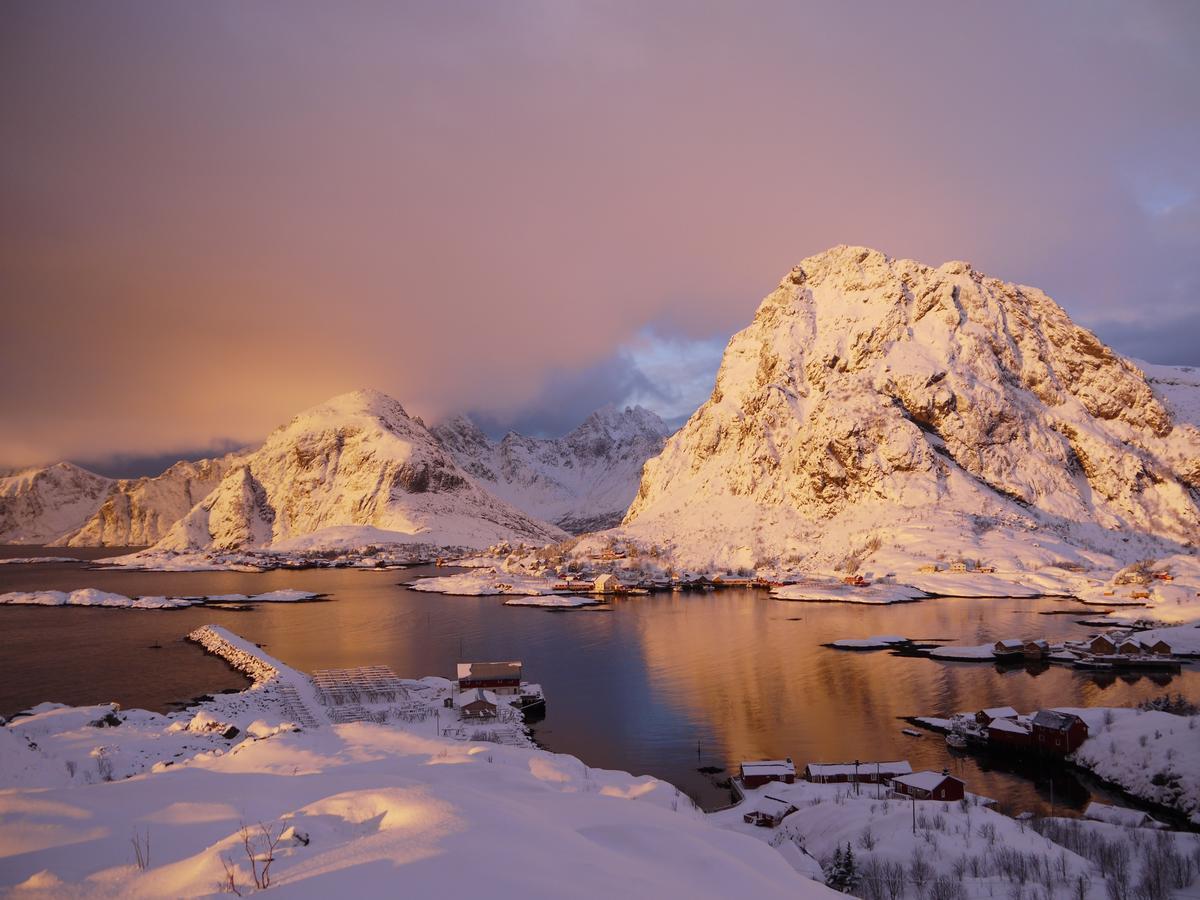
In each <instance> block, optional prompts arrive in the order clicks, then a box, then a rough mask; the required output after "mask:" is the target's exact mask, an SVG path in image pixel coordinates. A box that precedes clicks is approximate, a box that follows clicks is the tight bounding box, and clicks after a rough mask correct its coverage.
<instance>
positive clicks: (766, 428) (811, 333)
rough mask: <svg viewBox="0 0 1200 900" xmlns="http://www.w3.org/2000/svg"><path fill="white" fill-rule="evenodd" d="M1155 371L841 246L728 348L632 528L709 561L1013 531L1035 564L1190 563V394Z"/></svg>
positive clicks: (1051, 310)
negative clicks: (1051, 539) (1131, 558)
mask: <svg viewBox="0 0 1200 900" xmlns="http://www.w3.org/2000/svg"><path fill="white" fill-rule="evenodd" d="M1155 369H1156V371H1155V374H1154V377H1153V378H1152V379H1148V378H1147V376H1146V374H1145V373H1143V372H1142V371H1140V370H1139V369H1138V368H1137V367H1136V366H1135V365H1134V364H1133V363H1131V362H1130V361H1128V360H1126V359H1124V358H1123V357H1121V356H1119V355H1118V354H1116V353H1114V352H1113V351H1112V350H1110V349H1109V348H1108V347H1106V346H1105V345H1104V344H1102V343H1101V342H1100V341H1099V340H1098V339H1097V338H1096V337H1095V335H1093V334H1092V333H1091V332H1089V331H1087V330H1086V329H1083V328H1080V327H1079V326H1077V325H1075V324H1074V323H1073V322H1072V321H1071V320H1070V318H1069V317H1068V315H1067V314H1066V312H1065V311H1064V310H1063V309H1062V308H1061V307H1059V306H1058V305H1057V304H1055V303H1054V302H1053V301H1052V300H1051V299H1050V298H1049V297H1047V296H1046V295H1045V294H1044V293H1042V292H1041V291H1039V290H1036V289H1034V288H1029V287H1023V286H1018V285H1014V284H1008V283H1005V282H1002V281H1000V280H998V279H995V278H989V277H987V276H985V275H983V274H981V273H979V272H977V271H975V270H974V269H973V268H971V266H970V265H968V264H967V263H962V262H952V263H946V264H944V265H942V266H939V267H937V268H934V267H930V266H925V265H922V264H920V263H917V262H914V261H911V260H895V259H891V258H889V257H887V256H885V255H884V254H882V253H879V252H878V251H874V250H869V249H867V248H862V247H836V248H834V249H832V250H829V251H827V252H825V253H822V254H819V255H817V256H814V257H810V258H808V259H805V260H804V261H803V262H802V263H801V264H800V265H798V266H796V267H795V268H794V269H793V270H792V271H791V272H790V273H789V274H788V275H787V276H786V277H785V278H784V279H783V281H782V282H781V283H780V285H779V287H778V288H777V289H776V290H775V291H774V292H772V293H771V294H770V295H768V296H767V298H766V299H765V300H763V302H762V304H761V305H760V306H759V308H758V311H757V312H756V313H755V316H754V320H753V322H752V323H751V324H750V325H749V326H748V327H747V328H746V329H744V330H743V331H741V332H739V333H738V334H736V335H734V337H733V338H732V339H731V340H730V342H729V345H728V347H727V349H726V351H725V354H724V357H723V360H722V363H721V367H720V372H719V374H718V376H717V383H716V387H715V389H714V390H713V393H712V396H711V397H710V398H709V400H708V401H707V402H705V403H704V404H703V405H702V406H701V407H700V409H699V410H698V411H697V412H696V413H695V415H693V416H692V418H691V419H690V420H689V421H688V423H687V424H686V425H685V426H684V427H683V428H682V429H681V430H680V431H679V432H677V433H676V434H675V435H674V436H673V437H671V438H670V439H669V440H668V441H667V443H666V446H665V448H664V450H663V452H662V454H661V455H660V456H658V457H656V458H655V459H652V460H650V461H649V462H647V464H646V467H645V472H644V474H643V478H642V482H641V485H640V486H639V490H638V496H637V498H636V499H635V500H634V502H633V504H632V505H631V507H630V510H629V513H628V515H627V516H626V518H625V520H624V526H623V527H624V529H626V530H628V531H630V532H632V533H634V534H637V535H641V536H644V537H646V538H647V539H648V540H649V539H654V540H660V541H662V540H665V541H667V542H669V543H671V545H672V546H673V547H674V548H675V552H676V554H677V556H678V558H680V559H683V560H691V561H694V562H696V564H703V563H706V562H715V563H717V564H721V563H725V564H736V565H755V564H761V563H764V562H770V561H778V560H780V559H787V560H791V561H792V562H793V563H795V564H817V563H821V562H829V561H830V560H833V559H836V558H837V557H838V556H839V555H844V554H846V553H847V550H848V548H851V547H854V546H859V547H866V548H868V549H870V548H871V547H877V546H879V545H881V544H883V545H887V546H889V547H891V546H895V547H896V548H898V549H897V551H896V552H900V551H901V550H902V549H903V546H902V545H903V542H904V541H906V540H918V539H919V538H916V537H914V535H917V534H919V533H923V532H918V531H915V530H910V531H909V532H908V533H907V534H905V535H901V534H900V533H899V532H900V529H898V528H895V527H892V526H896V525H899V524H902V523H910V524H914V525H920V527H921V528H922V529H923V528H925V527H926V526H927V525H935V524H936V525H938V526H947V527H949V526H951V525H954V531H955V534H956V535H960V534H961V535H962V538H961V540H962V541H963V543H964V544H969V543H970V542H971V541H975V540H977V537H978V535H979V534H983V533H986V532H988V531H990V530H993V529H999V530H1001V531H1003V530H1006V529H1007V531H1008V532H1009V533H1012V534H1014V535H1017V534H1019V535H1023V536H1024V537H1022V538H1021V540H1023V541H1025V544H1026V546H1027V547H1030V548H1036V547H1037V546H1038V539H1037V537H1036V533H1037V532H1045V533H1046V534H1047V535H1048V536H1049V535H1053V536H1057V538H1059V539H1062V540H1063V541H1066V542H1068V543H1071V544H1073V545H1076V546H1091V547H1095V548H1105V549H1106V550H1111V551H1113V552H1120V551H1121V547H1122V544H1123V543H1125V542H1129V541H1131V540H1134V539H1135V538H1141V537H1147V538H1151V539H1157V540H1160V541H1162V542H1164V545H1165V546H1168V547H1170V546H1174V547H1176V548H1179V547H1183V548H1187V547H1192V546H1194V542H1195V541H1196V539H1197V537H1198V536H1200V430H1198V429H1197V428H1196V427H1195V425H1193V424H1190V422H1189V421H1188V418H1189V415H1188V414H1186V413H1185V410H1186V409H1194V407H1192V406H1189V405H1188V404H1189V403H1190V402H1191V401H1189V400H1188V397H1194V396H1195V394H1194V389H1195V387H1196V384H1195V380H1194V379H1191V380H1189V378H1187V377H1184V376H1186V374H1187V373H1186V370H1171V371H1168V370H1167V367H1155ZM1156 388H1157V389H1158V390H1159V392H1160V393H1158V394H1156ZM959 526H961V527H959ZM923 540H928V536H926V537H925V538H923ZM955 540H956V541H957V540H959V538H958V537H957V536H956V537H955ZM1133 546H1136V541H1135V543H1134V545H1131V547H1130V549H1128V550H1126V551H1124V552H1126V553H1131V552H1134V550H1133ZM943 549H946V548H943ZM909 550H910V552H912V553H920V552H928V548H921V547H919V546H915V547H910V548H909Z"/></svg>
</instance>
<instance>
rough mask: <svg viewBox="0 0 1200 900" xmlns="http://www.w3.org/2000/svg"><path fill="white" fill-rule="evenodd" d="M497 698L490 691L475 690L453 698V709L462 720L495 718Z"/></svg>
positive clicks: (463, 692)
mask: <svg viewBox="0 0 1200 900" xmlns="http://www.w3.org/2000/svg"><path fill="white" fill-rule="evenodd" d="M497 702H498V701H497V697H496V695H495V694H493V693H492V692H491V691H485V690H483V688H475V689H474V690H470V691H462V692H461V693H460V694H459V695H458V696H457V697H455V698H454V708H455V709H457V710H458V712H459V715H461V716H462V717H463V718H464V719H494V718H496V704H497Z"/></svg>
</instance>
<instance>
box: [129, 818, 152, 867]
mask: <svg viewBox="0 0 1200 900" xmlns="http://www.w3.org/2000/svg"><path fill="white" fill-rule="evenodd" d="M129 843H131V844H133V857H134V861H135V862H136V863H137V867H138V871H140V872H145V871H146V870H147V869H148V868H150V829H149V828H147V829H146V830H145V831H144V832H139V831H138V830H137V829H136V828H135V829H133V836H132V837H131V838H130V839H129Z"/></svg>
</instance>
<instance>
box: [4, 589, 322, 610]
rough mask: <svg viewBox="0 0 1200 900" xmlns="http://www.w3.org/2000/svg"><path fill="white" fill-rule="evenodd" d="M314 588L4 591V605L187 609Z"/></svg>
mask: <svg viewBox="0 0 1200 900" xmlns="http://www.w3.org/2000/svg"><path fill="white" fill-rule="evenodd" d="M320 596H321V595H320V594H314V593H312V592H311V591H298V590H293V589H285V590H277V591H268V592H266V593H263V594H252V595H250V596H247V595H246V594H214V595H211V596H206V597H161V596H152V597H126V596H125V595H124V594H114V593H112V592H110V591H101V590H97V589H96V588H81V589H80V590H77V591H70V592H67V591H14V592H10V593H7V594H0V606H2V605H9V606H103V607H109V608H120V609H183V608H184V607H188V606H200V605H203V604H206V603H300V602H303V601H306V600H315V599H318V598H319V597H320Z"/></svg>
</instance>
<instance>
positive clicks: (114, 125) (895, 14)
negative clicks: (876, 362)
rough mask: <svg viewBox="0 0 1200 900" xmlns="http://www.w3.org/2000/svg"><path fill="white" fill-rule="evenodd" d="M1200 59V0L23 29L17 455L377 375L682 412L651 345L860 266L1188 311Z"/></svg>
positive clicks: (8, 34)
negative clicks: (844, 266)
mask: <svg viewBox="0 0 1200 900" xmlns="http://www.w3.org/2000/svg"><path fill="white" fill-rule="evenodd" d="M1198 43H1200V12H1198V10H1197V7H1196V6H1195V5H1194V4H1186V3H1184V4H1172V3H1144V4H1137V5H1136V6H1130V5H1127V4H1123V3H1118V2H1111V3H1107V2H1106V3H1104V4H1093V3H1091V2H1085V0H1074V2H1062V3H1055V4H1033V3H1031V4H1017V5H1012V4H1005V5H1003V6H1000V5H991V6H989V5H986V4H980V5H972V6H969V7H964V6H962V5H961V4H957V3H950V2H948V0H947V2H944V3H943V2H933V3H929V4H924V5H922V6H921V7H920V8H919V9H914V8H911V7H909V6H907V5H902V4H893V3H885V2H877V3H862V4H830V5H825V6H823V7H817V8H808V7H805V6H801V5H798V4H795V3H790V2H761V3H756V4H754V5H752V6H751V7H745V6H743V5H729V4H709V3H704V2H700V3H693V2H688V3H682V2H669V0H664V2H661V3H654V4H642V3H621V2H618V3H605V4H588V3H572V2H567V0H555V2H545V3H537V2H533V3H523V4H517V5H513V4H490V3H483V2H479V3H470V2H468V3H456V4H425V5H420V4H418V5H405V4H393V5H388V4H384V5H352V6H349V7H347V6H338V5H330V4H322V3H309V2H303V0H300V2H296V3H290V4H288V5H287V7H286V8H283V7H277V6H272V5H270V4H246V3H241V2H233V0H212V2H209V3H204V4H190V5H188V4H153V3H149V4H148V3H140V2H123V0H116V2H112V3H106V4H103V5H98V4H73V3H65V2H57V0H48V2H47V0H37V2H22V0H17V2H12V3H8V4H5V5H4V6H3V9H0V82H2V83H3V84H4V85H5V90H4V91H3V92H0V121H3V122H4V123H5V140H4V141H3V142H0V297H2V298H3V301H2V302H3V304H4V309H3V320H2V322H3V327H0V385H2V386H3V390H2V391H0V463H22V462H31V461H37V460H47V459H54V458H61V457H70V458H95V457H97V456H102V455H105V454H112V453H119V452H126V453H128V452H138V453H157V452H165V451H167V450H169V449H171V448H174V447H188V446H192V447H197V446H205V445H207V444H208V443H209V442H210V441H211V440H212V439H213V437H214V436H216V435H224V436H228V438H229V439H231V440H233V441H238V442H252V441H256V440H259V439H261V438H262V437H263V436H264V435H265V434H266V432H267V431H268V430H269V429H270V428H272V427H273V426H275V425H276V424H278V423H279V422H281V421H284V420H286V419H287V418H288V417H290V416H291V415H293V414H294V413H295V412H296V411H298V410H299V409H302V408H304V407H306V406H308V405H311V404H314V403H318V402H320V401H322V400H324V399H326V398H327V397H329V396H331V395H333V394H336V393H339V392H341V391H345V390H350V389H354V388H357V387H362V386H373V387H377V388H379V389H382V390H385V391H387V392H389V393H392V394H394V395H395V396H397V397H398V398H399V399H400V400H402V401H403V402H404V403H405V405H406V407H408V408H410V409H412V410H413V411H414V412H417V413H420V414H422V415H424V416H425V417H426V418H437V417H439V416H441V415H444V414H446V413H449V412H452V411H455V410H461V409H475V410H482V411H484V412H486V413H487V414H488V415H489V416H490V417H491V418H492V419H493V420H495V421H497V422H518V421H522V420H525V421H530V422H535V421H536V422H541V423H542V427H544V428H547V429H549V428H551V427H552V426H553V427H554V428H557V427H558V425H559V424H561V423H562V422H565V421H566V420H567V419H568V418H569V419H571V420H572V421H574V420H575V419H576V417H577V414H578V413H580V412H581V411H586V409H588V408H590V407H592V406H594V405H598V403H597V401H599V400H601V399H607V400H612V401H614V402H625V400H626V399H627V398H638V397H642V398H644V399H645V400H646V402H648V403H649V402H658V403H660V404H663V405H664V407H665V406H668V405H671V404H675V408H678V407H679V406H681V405H683V404H684V403H685V401H684V400H683V399H681V398H682V397H684V396H691V395H692V393H694V392H692V391H691V389H690V388H688V389H684V387H683V386H682V385H683V382H684V381H686V380H688V379H690V378H692V376H691V375H689V374H687V372H686V371H681V372H679V373H678V374H677V376H671V375H670V371H669V370H670V368H671V366H672V365H676V364H678V365H680V366H683V367H684V369H687V366H688V363H687V362H686V359H685V360H684V361H682V362H680V361H675V362H672V360H671V355H670V354H669V353H668V354H667V357H666V359H665V361H662V362H661V363H660V362H655V360H654V359H653V358H652V357H653V355H654V352H657V351H643V355H642V356H640V357H639V356H638V352H639V351H638V350H637V347H638V344H639V341H642V340H644V335H645V333H646V330H647V329H652V330H653V331H654V332H655V333H657V334H659V335H666V336H680V337H682V338H683V339H686V340H689V341H704V340H710V339H712V340H714V341H719V338H717V337H714V336H728V335H729V334H731V333H732V332H733V331H735V330H736V329H738V328H740V327H743V326H744V325H745V324H746V323H747V322H748V321H749V319H750V317H751V315H752V314H753V310H754V308H755V307H756V305H757V302H758V300H759V298H761V297H762V296H763V295H764V294H766V293H767V292H768V291H769V290H770V289H771V288H772V287H773V285H774V284H776V283H777V281H778V279H779V277H780V276H781V275H782V274H783V273H784V272H786V271H787V270H788V268H790V266H791V265H792V264H794V263H795V262H797V261H798V260H799V259H801V258H803V257H804V256H807V255H809V254H811V253H815V252H819V251H821V250H823V249H825V248H826V247H828V246H830V245H833V244H837V243H861V244H867V245H871V246H876V247H879V248H880V249H882V250H884V251H885V252H888V253H891V254H893V255H896V256H911V257H914V258H917V259H922V260H925V261H927V262H930V263H933V264H938V263H940V262H942V261H944V260H946V259H969V260H971V261H972V262H974V263H975V264H976V265H977V266H978V267H979V268H981V269H982V270H984V271H986V272H988V273H990V274H994V275H996V276H999V277H1003V278H1006V279H1009V280H1016V281H1021V282H1024V283H1027V284H1036V285H1038V286H1040V287H1043V288H1045V289H1047V290H1048V291H1049V292H1050V293H1051V294H1052V295H1053V296H1054V297H1055V298H1056V299H1057V300H1059V302H1061V303H1063V305H1064V306H1066V307H1067V308H1068V310H1069V311H1070V312H1071V313H1072V314H1073V315H1075V316H1076V317H1077V318H1079V319H1080V320H1081V321H1083V322H1085V323H1094V322H1101V321H1125V322H1130V323H1135V324H1136V322H1137V320H1138V319H1139V318H1140V317H1150V316H1154V317H1157V319H1158V320H1161V321H1169V320H1173V319H1178V318H1179V317H1181V316H1185V315H1186V314H1188V313H1189V312H1190V311H1191V310H1192V309H1193V308H1194V303H1195V300H1194V297H1195V296H1196V295H1195V293H1194V291H1192V290H1191V288H1192V286H1194V285H1195V284H1196V283H1197V276H1198V271H1200V252H1198V251H1200V228H1198V227H1197V220H1198V217H1197V215H1196V202H1195V199H1194V198H1195V196H1197V194H1198V193H1200V191H1198V190H1197V188H1198V187H1200V178H1198V173H1197V158H1196V154H1195V149H1194V148H1195V147H1196V146H1197V145H1200V91H1196V90H1195V85H1196V84H1197V83H1200V57H1198V56H1197V54H1195V52H1194V48H1195V46H1196V45H1197V44H1198ZM1189 197H1190V198H1193V199H1191V200H1189V199H1188V198H1189ZM623 348H624V349H623ZM688 352H691V351H688ZM622 354H624V355H622ZM687 355H688V354H687V353H686V352H685V353H684V354H683V357H687ZM631 359H632V360H633V363H632V365H633V369H634V370H635V371H634V372H633V373H632V374H631V373H630V372H628V371H624V370H623V367H626V368H628V367H629V366H630V365H631V363H630V360H631ZM664 367H665V368H664ZM689 371H690V370H689ZM638 373H640V376H639V374H638ZM656 373H657V374H656ZM697 377H699V376H697ZM701 380H702V379H701ZM606 391H608V393H607V394H606ZM672 391H674V392H677V393H678V394H679V397H673V396H663V392H668V393H669V392H672ZM656 392H657V393H656ZM687 402H691V401H690V400H689V401H687ZM540 404H554V405H555V408H556V409H557V408H559V406H561V408H562V409H563V410H564V413H563V414H562V415H561V416H558V420H559V421H558V423H555V422H553V421H552V419H554V418H555V415H553V414H546V415H541V416H540V417H538V416H537V414H536V408H537V407H538V406H539V405H540ZM566 411H569V415H568V412H566ZM523 417H524V418H523Z"/></svg>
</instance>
